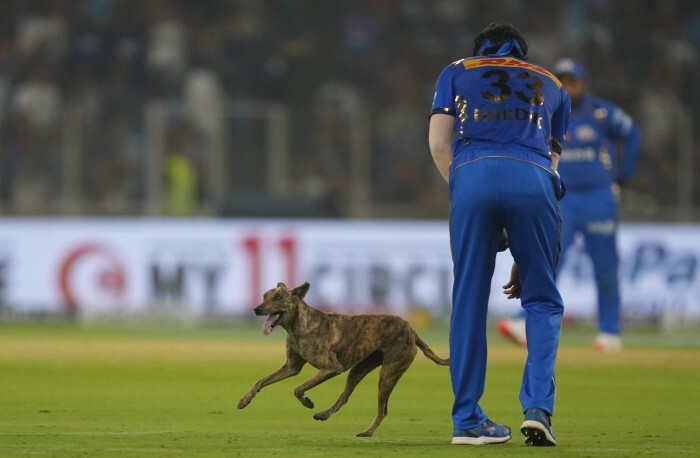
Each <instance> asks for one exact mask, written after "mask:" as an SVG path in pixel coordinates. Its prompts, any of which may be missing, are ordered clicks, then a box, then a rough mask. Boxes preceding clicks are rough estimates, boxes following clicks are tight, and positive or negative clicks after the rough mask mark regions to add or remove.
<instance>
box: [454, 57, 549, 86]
mask: <svg viewBox="0 0 700 458" xmlns="http://www.w3.org/2000/svg"><path fill="white" fill-rule="evenodd" d="M463 65H464V68H465V69H467V70H469V69H472V68H479V67H518V68H526V69H528V70H532V71H534V72H537V73H539V74H540V75H544V76H547V77H549V78H551V80H552V81H554V83H555V84H556V85H557V87H559V88H560V87H561V81H559V80H558V79H557V77H556V76H554V75H552V74H551V73H550V72H548V71H547V70H545V69H544V68H542V67H539V66H537V65H534V64H529V63H527V62H524V61H522V60H520V59H514V58H512V57H484V58H483V59H464V61H463Z"/></svg>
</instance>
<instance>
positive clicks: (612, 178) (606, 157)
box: [559, 93, 640, 334]
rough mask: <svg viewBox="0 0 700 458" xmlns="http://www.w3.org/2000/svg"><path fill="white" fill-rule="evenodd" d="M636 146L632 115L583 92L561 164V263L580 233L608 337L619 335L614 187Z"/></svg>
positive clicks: (626, 172)
mask: <svg viewBox="0 0 700 458" xmlns="http://www.w3.org/2000/svg"><path fill="white" fill-rule="evenodd" d="M618 141H623V142H624V149H623V150H622V152H623V154H622V158H621V160H618V158H617V157H616V151H617V144H616V143H617V142H618ZM639 145H640V134H639V129H638V128H637V126H636V124H635V123H634V121H633V120H632V118H630V116H628V115H627V114H625V113H624V112H623V111H622V110H621V109H620V108H618V107H617V106H615V105H613V104H612V103H610V102H608V101H607V100H604V99H601V98H599V97H595V96H594V95H592V94H590V93H584V94H583V95H582V97H581V100H580V101H579V103H578V105H577V106H575V107H574V108H573V110H572V112H571V122H570V124H569V130H568V133H567V134H566V138H565V142H564V149H563V151H562V155H561V160H560V162H559V172H560V173H561V176H562V177H563V178H564V180H566V185H567V197H566V199H564V200H563V201H562V203H561V212H562V216H563V218H564V225H563V227H562V265H563V262H564V259H563V255H564V254H565V253H566V249H567V248H568V247H569V246H570V245H571V243H572V241H573V238H574V235H575V234H576V233H581V234H582V235H583V238H584V241H585V246H586V250H587V251H588V253H589V255H590V257H591V260H592V262H593V269H594V273H595V280H596V284H597V286H598V326H599V329H600V331H601V332H605V333H609V334H620V332H621V329H620V294H619V290H618V279H617V266H618V258H617V248H616V243H615V233H616V228H617V199H616V198H615V196H614V194H613V189H612V185H613V183H615V182H616V181H617V180H618V179H623V180H626V179H628V178H629V177H630V176H631V175H632V173H633V172H634V169H635V166H636V163H637V156H638V152H639ZM618 163H620V165H619V166H618Z"/></svg>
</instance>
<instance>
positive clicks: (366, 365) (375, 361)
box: [314, 351, 384, 420]
mask: <svg viewBox="0 0 700 458" xmlns="http://www.w3.org/2000/svg"><path fill="white" fill-rule="evenodd" d="M383 360H384V355H383V354H382V353H381V352H379V351H378V352H374V353H372V354H371V355H369V356H368V357H367V358H365V359H363V360H362V361H360V362H359V363H357V364H355V365H354V366H353V368H352V369H350V372H349V373H348V380H347V382H346V383H345V389H344V390H343V392H342V393H341V394H340V397H339V398H338V400H337V401H336V402H335V404H333V406H331V407H330V408H329V409H328V410H325V411H323V412H319V413H317V414H316V415H314V419H316V420H328V418H330V416H331V415H333V414H334V413H336V412H337V411H338V410H340V408H341V407H343V406H344V405H345V403H347V402H348V399H349V398H350V395H351V394H352V392H353V391H354V390H355V387H356V386H357V385H358V384H359V383H360V382H361V381H362V379H363V378H365V376H366V375H367V374H369V373H370V372H372V371H373V370H374V369H375V368H377V367H378V366H379V365H381V364H382V361H383Z"/></svg>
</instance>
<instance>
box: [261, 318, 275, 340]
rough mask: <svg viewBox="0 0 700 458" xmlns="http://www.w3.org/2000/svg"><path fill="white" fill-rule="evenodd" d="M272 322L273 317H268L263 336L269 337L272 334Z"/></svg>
mask: <svg viewBox="0 0 700 458" xmlns="http://www.w3.org/2000/svg"><path fill="white" fill-rule="evenodd" d="M272 320H273V315H268V316H267V320H265V324H263V334H265V335H266V336H269V335H270V333H271V332H272Z"/></svg>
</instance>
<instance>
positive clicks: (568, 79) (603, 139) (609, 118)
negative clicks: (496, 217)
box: [498, 58, 640, 351]
mask: <svg viewBox="0 0 700 458" xmlns="http://www.w3.org/2000/svg"><path fill="white" fill-rule="evenodd" d="M554 72H555V74H556V75H557V76H558V77H559V78H560V79H561V81H562V83H563V85H564V87H565V89H566V90H567V92H569V94H570V96H571V102H572V112H571V123H570V124H569V130H568V133H567V135H566V139H565V142H564V149H563V151H562V154H561V160H560V163H559V172H560V173H561V176H562V177H563V178H564V179H565V180H566V186H567V197H566V199H565V200H564V201H562V204H561V212H562V217H563V219H564V224H563V226H562V260H561V263H560V265H563V264H564V259H565V254H566V250H567V248H568V247H569V246H570V245H571V243H572V242H573V239H574V235H575V234H576V233H580V234H581V235H582V236H583V239H584V243H585V248H586V251H587V252H588V254H589V256H590V258H591V261H592V263H593V271H594V275H595V282H596V285H597V289H598V336H597V337H596V339H595V341H594V342H593V346H594V348H595V349H596V350H599V351H617V350H620V349H621V348H622V338H621V332H622V327H621V324H620V293H619V288H618V273H617V270H618V257H617V246H616V242H615V239H616V229H617V197H616V194H617V193H618V192H619V187H618V184H621V183H624V182H626V181H627V180H629V178H630V177H631V176H632V174H633V172H634V170H635V167H636V165H637V157H638V154H639V146H640V133H639V129H638V128H637V125H636V124H635V123H634V121H633V120H632V118H631V117H630V116H629V115H627V114H626V113H625V112H624V111H622V109H620V108H619V107H617V106H615V105H613V104H612V103H610V102H608V101H607V100H604V99H601V98H600V97H596V96H595V95H593V94H591V93H590V92H588V91H587V88H586V71H585V69H584V67H583V65H581V63H580V62H578V61H576V60H573V59H569V58H565V59H560V60H559V61H558V62H556V64H555V66H554ZM620 144H622V147H623V149H622V157H621V158H618V157H616V154H615V153H616V151H618V149H619V147H620ZM524 327H525V326H524V322H523V320H522V318H520V319H502V320H499V322H498V329H499V331H500V332H501V333H502V334H503V335H504V336H506V337H507V338H510V339H511V340H513V341H515V342H516V343H520V344H521V345H523V346H524V345H525V339H526V337H525V335H524Z"/></svg>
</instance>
